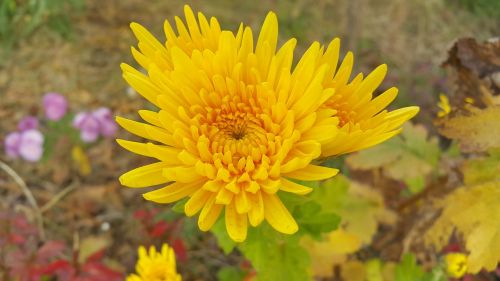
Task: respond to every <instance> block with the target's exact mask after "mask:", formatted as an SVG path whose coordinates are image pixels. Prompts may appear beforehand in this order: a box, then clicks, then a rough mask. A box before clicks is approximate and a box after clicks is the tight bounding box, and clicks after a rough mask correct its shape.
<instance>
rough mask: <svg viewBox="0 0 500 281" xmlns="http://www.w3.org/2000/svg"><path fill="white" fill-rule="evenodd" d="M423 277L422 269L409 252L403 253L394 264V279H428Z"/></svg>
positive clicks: (413, 280)
mask: <svg viewBox="0 0 500 281" xmlns="http://www.w3.org/2000/svg"><path fill="white" fill-rule="evenodd" d="M424 277H425V272H424V270H423V269H422V268H421V267H420V266H418V265H417V259H416V258H415V256H414V255H413V254H411V253H407V254H405V255H404V256H403V259H402V260H401V262H400V263H399V264H398V265H396V271H395V278H394V280H395V281H428V280H427V279H424Z"/></svg>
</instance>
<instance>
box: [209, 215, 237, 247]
mask: <svg viewBox="0 0 500 281" xmlns="http://www.w3.org/2000/svg"><path fill="white" fill-rule="evenodd" d="M211 231H212V233H213V234H214V235H215V238H217V244H218V245H219V247H221V248H222V250H223V251H224V254H226V255H227V254H229V253H231V252H232V251H233V249H234V247H236V242H234V241H233V239H231V238H230V237H229V234H227V231H226V222H225V220H224V217H221V218H219V220H218V221H217V222H216V223H215V224H214V226H213V227H212V229H211Z"/></svg>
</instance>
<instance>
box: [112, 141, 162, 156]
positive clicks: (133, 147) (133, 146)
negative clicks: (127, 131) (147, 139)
mask: <svg viewBox="0 0 500 281" xmlns="http://www.w3.org/2000/svg"><path fill="white" fill-rule="evenodd" d="M116 142H117V143H118V144H119V145H120V146H121V147H123V148H125V149H126V150H128V151H130V152H133V153H135V154H139V155H143V156H147V157H154V156H153V155H152V154H151V152H150V151H149V149H148V145H147V144H146V143H142V142H135V141H128V140H122V139H117V140H116Z"/></svg>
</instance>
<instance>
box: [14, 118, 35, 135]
mask: <svg viewBox="0 0 500 281" xmlns="http://www.w3.org/2000/svg"><path fill="white" fill-rule="evenodd" d="M17 129H19V131H21V132H22V131H26V130H31V129H38V119H37V118H36V117H34V116H26V117H24V118H23V119H21V121H19V124H18V125H17Z"/></svg>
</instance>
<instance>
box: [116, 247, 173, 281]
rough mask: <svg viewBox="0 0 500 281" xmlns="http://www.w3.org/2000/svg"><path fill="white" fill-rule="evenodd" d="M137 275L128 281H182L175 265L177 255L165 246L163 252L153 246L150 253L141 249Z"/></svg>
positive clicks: (132, 275)
mask: <svg viewBox="0 0 500 281" xmlns="http://www.w3.org/2000/svg"><path fill="white" fill-rule="evenodd" d="M136 272H137V273H136V274H131V275H129V276H128V277H127V280H126V281H181V276H180V275H179V274H178V273H177V269H176V265H175V254H174V251H173V249H172V248H170V247H169V246H168V245H167V244H163V246H162V248H161V252H157V251H156V249H155V247H153V246H151V247H150V248H149V252H148V251H147V250H146V248H144V247H143V246H141V247H139V260H138V261H137V265H136Z"/></svg>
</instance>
